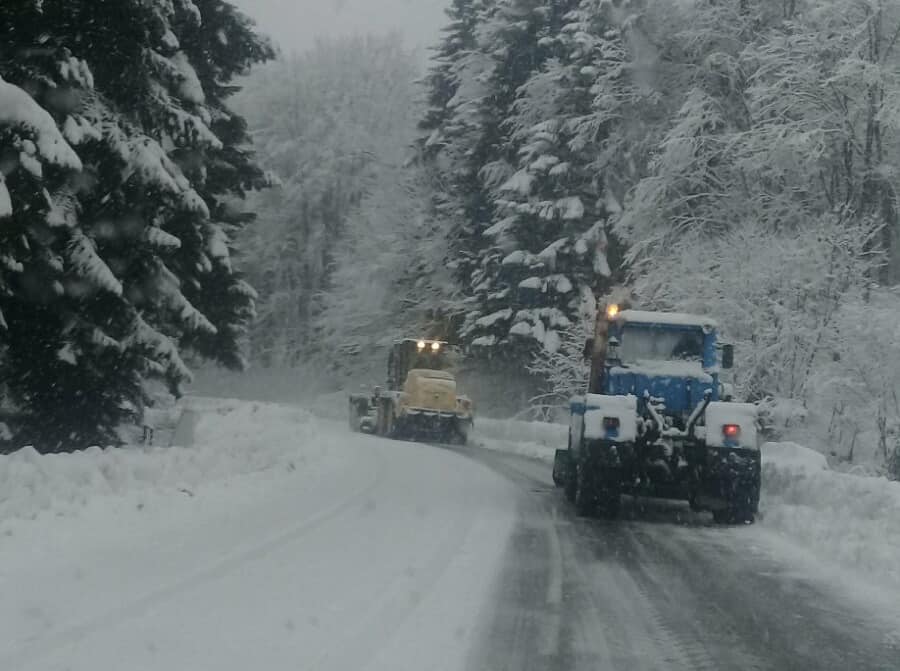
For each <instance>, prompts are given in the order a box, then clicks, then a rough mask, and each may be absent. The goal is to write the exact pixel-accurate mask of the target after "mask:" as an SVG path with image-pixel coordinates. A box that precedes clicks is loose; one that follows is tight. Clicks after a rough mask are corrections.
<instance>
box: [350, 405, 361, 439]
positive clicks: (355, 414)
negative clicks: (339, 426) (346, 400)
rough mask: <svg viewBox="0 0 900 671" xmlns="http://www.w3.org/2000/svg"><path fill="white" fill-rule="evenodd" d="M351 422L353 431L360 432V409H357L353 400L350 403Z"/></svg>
mask: <svg viewBox="0 0 900 671" xmlns="http://www.w3.org/2000/svg"><path fill="white" fill-rule="evenodd" d="M349 424H350V430H351V431H352V432H354V433H358V432H359V430H360V429H359V410H357V408H356V404H355V403H353V402H351V403H350V412H349Z"/></svg>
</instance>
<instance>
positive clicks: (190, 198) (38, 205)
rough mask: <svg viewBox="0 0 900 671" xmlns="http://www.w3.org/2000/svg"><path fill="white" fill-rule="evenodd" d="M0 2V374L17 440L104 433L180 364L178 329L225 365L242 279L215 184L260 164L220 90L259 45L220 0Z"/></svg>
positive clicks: (230, 188) (221, 185)
mask: <svg viewBox="0 0 900 671" xmlns="http://www.w3.org/2000/svg"><path fill="white" fill-rule="evenodd" d="M0 17H2V19H3V20H2V24H0V25H3V26H9V27H10V28H9V29H7V30H6V34H5V35H4V39H5V42H4V48H3V50H2V51H0V77H2V78H3V80H4V81H3V88H2V95H0V135H2V136H3V137H4V139H5V140H6V141H5V142H3V143H2V144H3V146H4V147H7V146H8V147H12V148H13V151H12V152H8V153H7V154H6V155H5V157H4V164H3V170H2V172H3V175H4V178H3V181H4V183H5V185H7V187H9V188H5V191H6V192H7V193H8V194H9V196H10V197H9V198H7V199H4V198H2V197H0V201H8V202H4V203H3V204H4V206H5V207H4V208H3V210H4V211H3V214H5V215H6V217H5V218H6V219H7V221H5V222H4V223H5V225H4V233H3V242H2V243H0V246H2V247H4V248H5V249H7V250H8V252H9V254H8V258H9V263H7V264H5V267H4V268H3V270H2V273H3V280H2V284H3V285H4V286H5V287H6V291H4V292H3V294H2V295H0V310H2V311H3V312H4V313H5V314H7V315H9V316H10V317H11V318H10V319H7V320H6V328H5V330H4V332H3V339H4V341H5V343H6V353H7V356H6V360H5V362H4V363H5V364H6V365H5V371H4V372H5V375H4V378H5V382H6V384H7V388H8V389H9V390H10V393H11V396H12V398H13V400H14V401H15V402H16V403H17V404H18V405H19V406H20V407H21V409H22V410H23V411H24V412H25V413H26V415H25V417H26V420H25V423H24V424H23V427H22V436H23V437H25V438H26V439H27V440H30V441H33V442H35V443H36V444H39V445H41V446H42V447H45V448H48V449H62V448H65V447H81V446H84V445H85V444H87V443H90V442H100V443H114V442H117V435H116V428H117V426H118V424H120V423H121V421H122V420H123V419H125V418H127V417H129V416H134V415H140V413H141V412H142V408H143V405H144V402H145V401H146V400H147V399H146V395H145V390H144V382H145V381H146V380H148V379H150V378H153V377H158V378H161V379H163V380H165V381H166V382H167V383H168V384H169V386H170V388H171V389H172V390H173V391H175V392H177V391H178V387H179V385H180V384H181V383H182V382H184V381H186V380H188V379H189V378H190V373H189V371H188V369H187V367H186V366H185V364H184V362H183V361H182V359H181V356H180V353H179V346H180V345H181V344H182V343H185V344H196V345H197V348H198V349H199V350H200V351H201V352H202V353H204V354H206V355H209V356H215V357H219V358H221V359H223V360H225V361H227V362H229V363H232V364H237V363H239V361H238V360H237V355H236V352H237V350H236V344H237V336H238V335H239V332H240V329H241V326H240V323H241V321H242V320H244V319H245V318H246V317H248V316H249V314H250V309H249V305H250V304H249V302H248V300H247V299H248V297H249V296H250V295H251V294H252V292H250V291H249V290H244V291H242V288H243V285H242V284H240V279H239V278H237V277H235V276H234V275H233V272H232V271H231V269H230V266H229V263H228V243H227V231H226V230H225V228H223V226H222V225H223V224H226V223H234V222H227V221H226V220H225V217H223V212H222V210H221V202H220V200H219V199H220V198H221V197H222V196H223V195H224V194H225V193H227V192H234V191H240V190H241V188H242V187H244V186H248V185H250V183H251V182H257V181H258V178H259V177H260V175H259V173H258V171H255V170H254V169H253V168H252V164H251V162H250V161H249V158H248V155H247V154H246V150H245V149H244V148H242V147H241V146H240V145H241V144H243V142H244V139H245V138H244V137H243V136H242V134H241V132H240V120H239V119H238V118H237V117H234V115H231V114H230V113H229V112H228V110H227V107H226V106H225V100H226V98H227V97H228V96H229V95H230V94H231V92H232V89H231V88H229V84H228V82H229V80H230V79H231V78H232V77H233V76H234V75H235V74H239V73H241V72H244V71H245V70H246V69H247V68H248V67H249V65H250V64H251V63H253V62H256V61H259V60H264V59H266V58H268V57H269V56H270V55H271V48H270V47H269V46H268V44H267V43H266V42H265V41H264V40H261V39H260V38H259V37H258V36H257V35H256V34H255V32H254V31H253V27H252V24H251V23H250V22H249V20H247V19H246V18H245V17H243V16H242V15H240V14H239V13H237V12H236V11H235V10H233V8H232V7H231V6H230V5H229V4H228V3H225V2H222V1H221V0H198V2H196V3H195V2H193V1H192V0H155V1H150V2H148V1H142V0H131V1H129V2H125V3H122V6H121V7H120V8H119V11H116V12H110V11H109V9H108V7H106V5H104V4H102V3H96V2H91V1H88V0H84V1H68V0H66V1H63V0H44V1H43V2H29V1H27V0H18V1H17V0H13V1H11V2H9V3H4V4H3V6H2V7H0ZM12 26H14V29H12ZM224 41H230V42H231V43H232V46H231V48H229V49H226V48H225V45H224V44H222V43H223V42H224ZM215 42H218V43H220V44H221V45H222V46H221V48H218V49H216V48H212V47H211V46H210V45H212V44H214V43H215ZM37 44H39V45H41V48H40V49H35V48H34V47H35V45H37ZM182 45H184V46H182ZM195 66H196V68H195ZM198 69H199V71H198ZM235 126H236V127H237V129H238V132H234V128H235ZM3 195H4V194H2V193H0V196H3ZM220 290H224V291H223V294H224V297H222V295H223V294H219V296H212V295H211V294H215V292H217V291H220ZM213 304H214V305H215V306H216V308H217V309H218V310H219V312H213V311H212V310H210V312H209V314H207V313H206V312H205V311H204V308H207V309H208V308H209V306H211V305H213Z"/></svg>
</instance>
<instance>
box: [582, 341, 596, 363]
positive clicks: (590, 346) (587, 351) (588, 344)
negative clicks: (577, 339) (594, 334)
mask: <svg viewBox="0 0 900 671" xmlns="http://www.w3.org/2000/svg"><path fill="white" fill-rule="evenodd" d="M593 354H594V339H593V338H588V339H587V340H585V341H584V351H583V352H582V353H581V355H582V356H583V357H584V358H585V359H590V358H591V356H592V355H593Z"/></svg>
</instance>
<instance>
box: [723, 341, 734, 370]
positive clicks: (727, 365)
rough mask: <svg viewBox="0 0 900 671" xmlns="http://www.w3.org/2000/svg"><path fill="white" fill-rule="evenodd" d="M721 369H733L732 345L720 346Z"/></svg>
mask: <svg viewBox="0 0 900 671" xmlns="http://www.w3.org/2000/svg"><path fill="white" fill-rule="evenodd" d="M722 368H723V369H724V370H729V369H731V368H734V345H722Z"/></svg>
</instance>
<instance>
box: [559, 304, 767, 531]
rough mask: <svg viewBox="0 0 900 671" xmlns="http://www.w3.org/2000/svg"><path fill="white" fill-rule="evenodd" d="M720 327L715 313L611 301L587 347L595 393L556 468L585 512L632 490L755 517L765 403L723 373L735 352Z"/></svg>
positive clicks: (583, 404) (610, 508)
mask: <svg viewBox="0 0 900 671" xmlns="http://www.w3.org/2000/svg"><path fill="white" fill-rule="evenodd" d="M716 331H717V326H716V324H715V322H713V321H712V320H711V319H708V318H705V317H697V316H692V315H685V314H674V313H664V312H643V311H638V310H620V306H619V305H617V304H615V303H609V304H608V305H605V306H601V310H600V312H599V314H598V317H597V320H596V324H595V333H594V337H593V338H592V339H591V340H589V341H588V343H587V345H586V348H585V355H586V356H589V357H590V361H591V372H590V378H589V380H588V385H587V388H588V393H587V394H585V395H584V396H578V397H575V398H573V399H572V402H571V422H570V428H569V445H568V447H567V449H565V450H557V453H556V459H555V463H554V468H553V479H554V482H556V484H557V485H559V486H562V487H563V488H564V489H565V493H566V496H567V498H569V499H570V500H571V501H573V502H574V503H575V506H576V508H577V510H578V512H579V513H580V514H585V515H588V514H591V513H592V512H594V511H600V512H602V513H604V514H606V515H609V516H613V515H615V514H616V513H617V512H618V509H619V502H620V495H621V494H632V495H641V496H655V497H660V498H674V499H683V500H687V501H689V502H690V504H691V507H692V508H694V509H696V510H709V511H711V512H712V513H713V516H714V518H715V520H716V521H717V522H723V523H727V522H750V521H752V520H753V518H754V516H755V514H756V512H757V507H758V504H759V493H760V450H759V442H758V437H757V435H758V434H757V408H756V406H755V405H752V404H748V403H732V402H728V398H727V396H728V395H727V394H726V393H725V389H726V387H725V385H723V384H721V383H720V380H719V376H720V371H721V370H722V369H728V368H731V366H732V362H733V357H734V352H733V348H732V347H731V346H730V345H720V344H719V343H717V333H716ZM719 353H721V360H720V356H719Z"/></svg>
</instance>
